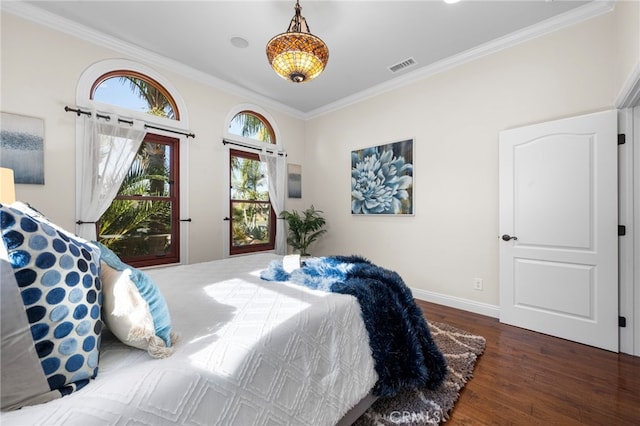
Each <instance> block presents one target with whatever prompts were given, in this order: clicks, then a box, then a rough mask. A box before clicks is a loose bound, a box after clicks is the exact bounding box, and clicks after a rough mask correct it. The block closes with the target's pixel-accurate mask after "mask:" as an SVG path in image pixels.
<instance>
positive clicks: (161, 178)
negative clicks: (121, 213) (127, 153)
mask: <svg viewBox="0 0 640 426" xmlns="http://www.w3.org/2000/svg"><path fill="white" fill-rule="evenodd" d="M170 150H171V147H170V146H169V145H165V144H160V143H152V142H142V145H140V149H138V154H137V155H136V158H135V159H134V160H133V164H132V165H131V169H130V170H129V173H128V174H127V177H126V178H125V180H124V182H123V183H122V186H120V190H119V191H118V195H147V196H149V195H151V196H156V197H168V196H169V195H170V192H169V191H170V185H169V182H170V180H171V179H170V171H171V169H170V161H171V151H170Z"/></svg>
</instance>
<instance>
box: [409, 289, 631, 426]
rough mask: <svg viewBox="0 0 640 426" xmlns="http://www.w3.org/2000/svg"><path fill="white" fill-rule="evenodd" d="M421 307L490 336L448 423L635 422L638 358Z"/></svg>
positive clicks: (482, 318) (428, 314)
mask: <svg viewBox="0 0 640 426" xmlns="http://www.w3.org/2000/svg"><path fill="white" fill-rule="evenodd" d="M418 304H419V305H420V307H421V308H422V310H423V311H424V312H425V315H426V317H427V320H432V321H440V322H445V323H448V324H451V325H453V326H455V327H458V328H461V329H464V330H467V331H470V332H472V333H475V334H479V335H482V336H484V337H485V338H486V339H487V346H486V349H485V352H484V354H483V355H482V356H481V357H480V358H479V360H478V362H477V364H476V367H475V370H474V377H473V378H472V379H471V380H470V381H469V382H468V383H467V384H466V386H465V387H464V388H463V390H462V392H461V393H460V398H459V399H458V402H457V403H456V405H455V407H454V409H453V411H452V412H451V418H450V419H449V421H447V422H446V423H445V424H446V425H448V426H455V425H563V426H565V425H607V426H609V425H611V426H613V425H640V357H633V356H631V355H624V354H616V353H613V352H608V351H605V350H601V349H596V348H593V347H591V346H586V345H581V344H579V343H573V342H569V341H567V340H563V339H558V338H555V337H551V336H547V335H544V334H540V333H535V332H533V331H528V330H523V329H521V328H517V327H512V326H508V325H504V324H500V322H499V321H498V320H497V319H495V318H490V317H486V316H483V315H478V314H473V313H470V312H466V311H461V310H457V309H453V308H448V307H445V306H441V305H435V304H432V303H428V302H423V301H418Z"/></svg>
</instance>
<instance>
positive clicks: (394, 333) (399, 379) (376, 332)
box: [260, 256, 447, 397]
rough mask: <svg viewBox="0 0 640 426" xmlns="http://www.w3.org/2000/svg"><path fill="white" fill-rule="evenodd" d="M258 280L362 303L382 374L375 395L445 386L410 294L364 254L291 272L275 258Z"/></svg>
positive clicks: (442, 368)
mask: <svg viewBox="0 0 640 426" xmlns="http://www.w3.org/2000/svg"><path fill="white" fill-rule="evenodd" d="M260 276H261V278H262V279H264V280H269V281H290V282H294V283H297V284H301V285H304V286H306V287H309V288H313V289H318V290H324V291H330V292H333V293H341V294H349V295H352V296H354V297H356V298H357V299H358V302H359V303H360V309H361V310H362V318H363V320H364V324H365V327H366V328H367V332H368V333H369V345H370V346H371V352H372V355H373V359H374V362H375V368H376V372H377V373H378V382H377V383H376V385H375V386H374V388H373V393H374V394H375V395H377V396H384V397H388V396H394V395H396V394H397V393H398V392H399V391H400V390H402V389H405V388H423V387H426V388H429V389H435V388H437V387H438V386H439V385H440V384H441V383H442V381H443V379H444V377H445V374H446V370H447V365H446V361H445V359H444V357H443V356H442V353H441V352H440V350H439V349H438V347H437V346H436V344H435V343H434V341H433V338H432V337H431V332H430V330H429V326H428V325H427V322H426V321H425V319H424V316H423V315H422V311H421V310H420V308H419V307H418V306H417V305H416V303H415V301H414V300H413V296H412V294H411V291H410V290H409V288H408V287H407V286H406V285H405V283H404V281H403V280H402V278H400V275H398V274H397V273H396V272H393V271H389V270H387V269H384V268H381V267H379V266H376V265H374V264H372V263H371V262H370V261H368V260H366V259H364V258H362V257H360V256H332V257H320V258H311V259H309V260H306V261H305V262H304V264H303V266H302V267H301V268H299V269H295V270H293V271H292V272H291V273H290V274H289V273H287V272H286V271H285V270H284V269H283V268H282V262H281V261H277V260H275V261H272V262H271V263H270V264H269V267H268V269H266V270H264V271H262V272H261V274H260Z"/></svg>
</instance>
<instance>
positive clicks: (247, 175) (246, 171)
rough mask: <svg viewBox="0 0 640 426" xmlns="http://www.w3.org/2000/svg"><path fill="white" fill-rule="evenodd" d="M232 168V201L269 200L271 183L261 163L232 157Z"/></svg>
mask: <svg viewBox="0 0 640 426" xmlns="http://www.w3.org/2000/svg"><path fill="white" fill-rule="evenodd" d="M231 166H232V169H231V199H233V200H259V201H268V200H269V182H268V181H267V177H266V175H265V173H264V170H263V168H262V163H261V162H260V161H257V160H252V159H249V158H243V157H237V156H232V157H231Z"/></svg>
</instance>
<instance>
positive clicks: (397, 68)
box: [389, 58, 416, 72]
mask: <svg viewBox="0 0 640 426" xmlns="http://www.w3.org/2000/svg"><path fill="white" fill-rule="evenodd" d="M415 64H416V60H415V59H413V58H407V59H405V60H404V61H402V62H398V63H397V64H395V65H391V66H390V67H389V71H391V72H398V71H401V70H403V69H406V68H409V67H412V66H414V65H415Z"/></svg>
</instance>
